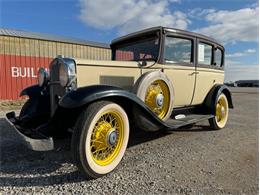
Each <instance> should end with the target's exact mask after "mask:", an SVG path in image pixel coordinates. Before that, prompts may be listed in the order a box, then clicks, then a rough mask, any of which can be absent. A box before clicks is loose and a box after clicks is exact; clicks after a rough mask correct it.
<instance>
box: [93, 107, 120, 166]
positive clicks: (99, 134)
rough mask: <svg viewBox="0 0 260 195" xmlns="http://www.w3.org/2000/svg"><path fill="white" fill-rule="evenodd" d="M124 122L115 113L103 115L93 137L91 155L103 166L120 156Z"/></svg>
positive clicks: (97, 123)
mask: <svg viewBox="0 0 260 195" xmlns="http://www.w3.org/2000/svg"><path fill="white" fill-rule="evenodd" d="M123 128H124V125H123V120H122V118H121V115H120V114H119V113H117V112H115V111H110V112H106V113H104V114H102V115H101V116H100V118H99V119H98V121H97V122H96V124H95V127H94V130H93V133H92V135H91V143H90V147H91V154H92V158H93V160H94V161H95V162H96V163H97V164H98V165H101V166H105V165H108V164H110V163H111V162H112V161H113V160H114V159H115V158H116V156H117V155H118V153H119V151H120V149H121V147H122V144H123V136H124V135H123V133H124V132H123Z"/></svg>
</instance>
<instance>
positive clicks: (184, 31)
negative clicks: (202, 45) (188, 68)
mask: <svg viewBox="0 0 260 195" xmlns="http://www.w3.org/2000/svg"><path fill="white" fill-rule="evenodd" d="M156 31H165V32H173V33H179V34H182V35H187V36H193V37H197V38H200V39H204V40H206V41H210V42H213V43H216V44H218V45H220V46H222V47H223V45H222V44H221V43H220V42H219V41H217V40H216V39H214V38H212V37H209V36H205V35H202V34H199V33H195V32H190V31H186V30H181V29H177V28H169V27H163V26H156V27H152V28H147V29H143V30H140V31H137V32H134V33H130V34H128V35H125V36H122V37H119V38H116V39H114V40H112V42H111V45H114V44H117V43H119V42H123V41H125V40H128V39H131V38H135V37H138V36H140V35H145V34H148V33H152V32H156Z"/></svg>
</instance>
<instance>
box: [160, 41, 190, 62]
mask: <svg viewBox="0 0 260 195" xmlns="http://www.w3.org/2000/svg"><path fill="white" fill-rule="evenodd" d="M164 51H165V52H164V59H165V62H166V63H191V62H192V40H190V39H185V38H177V37H166V39H165V49H164Z"/></svg>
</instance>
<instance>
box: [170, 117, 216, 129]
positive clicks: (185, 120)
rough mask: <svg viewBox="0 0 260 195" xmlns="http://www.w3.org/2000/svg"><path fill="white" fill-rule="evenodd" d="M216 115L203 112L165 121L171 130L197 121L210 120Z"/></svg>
mask: <svg viewBox="0 0 260 195" xmlns="http://www.w3.org/2000/svg"><path fill="white" fill-rule="evenodd" d="M213 117H214V115H210V114H209V115H201V114H191V115H187V116H186V117H184V118H180V119H173V118H170V119H168V120H167V121H165V123H166V124H167V125H168V128H169V130H174V129H178V128H180V127H184V126H187V125H190V124H194V123H197V122H199V121H203V120H208V119H210V118H213Z"/></svg>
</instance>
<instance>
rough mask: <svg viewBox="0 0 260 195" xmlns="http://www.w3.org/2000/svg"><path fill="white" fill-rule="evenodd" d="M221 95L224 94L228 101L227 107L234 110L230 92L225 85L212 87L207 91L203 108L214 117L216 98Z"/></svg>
mask: <svg viewBox="0 0 260 195" xmlns="http://www.w3.org/2000/svg"><path fill="white" fill-rule="evenodd" d="M221 93H224V94H225V95H226V97H227V100H228V107H229V108H234V106H233V101H232V96H231V92H230V90H229V89H228V87H227V86H226V85H221V84H218V85H214V86H213V87H212V89H211V90H210V91H209V93H208V95H207V96H206V98H205V100H204V106H205V107H206V109H207V110H208V111H209V112H210V114H214V115H215V113H216V107H215V105H216V103H217V98H218V96H219V95H220V94H221Z"/></svg>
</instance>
